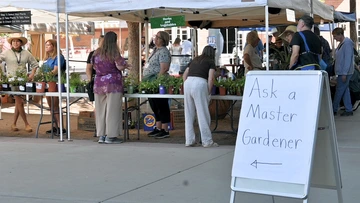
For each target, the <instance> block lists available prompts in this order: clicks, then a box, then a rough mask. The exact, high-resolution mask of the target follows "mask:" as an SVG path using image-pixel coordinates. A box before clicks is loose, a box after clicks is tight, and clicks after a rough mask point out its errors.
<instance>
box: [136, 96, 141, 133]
mask: <svg viewBox="0 0 360 203" xmlns="http://www.w3.org/2000/svg"><path fill="white" fill-rule="evenodd" d="M137 100H138V101H137V104H136V105H137V107H136V113H137V131H138V136H137V137H138V140H140V98H138V99H137Z"/></svg>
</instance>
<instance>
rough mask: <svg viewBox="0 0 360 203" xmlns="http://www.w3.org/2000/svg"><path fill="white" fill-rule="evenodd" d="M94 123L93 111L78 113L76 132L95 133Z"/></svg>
mask: <svg viewBox="0 0 360 203" xmlns="http://www.w3.org/2000/svg"><path fill="white" fill-rule="evenodd" d="M95 129H96V122H95V114H94V112H93V111H79V116H78V130H85V131H95Z"/></svg>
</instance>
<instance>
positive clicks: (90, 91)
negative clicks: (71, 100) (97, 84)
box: [86, 79, 95, 101]
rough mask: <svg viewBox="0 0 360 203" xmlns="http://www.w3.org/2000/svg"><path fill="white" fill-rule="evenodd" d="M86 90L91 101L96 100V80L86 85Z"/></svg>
mask: <svg viewBox="0 0 360 203" xmlns="http://www.w3.org/2000/svg"><path fill="white" fill-rule="evenodd" d="M86 90H87V93H88V96H89V100H90V101H94V100H95V95H94V79H92V80H91V81H90V82H89V83H88V84H86Z"/></svg>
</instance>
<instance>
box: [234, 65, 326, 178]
mask: <svg viewBox="0 0 360 203" xmlns="http://www.w3.org/2000/svg"><path fill="white" fill-rule="evenodd" d="M321 82H322V74H321V72H318V71H271V72H269V71H267V72H264V71H251V72H249V74H247V76H246V84H245V88H244V95H243V103H242V107H241V113H240V120H239V129H238V133H237V140H236V148H235V155H234V161H233V168H232V176H233V177H240V178H246V179H257V180H265V181H274V182H283V183H293V184H304V185H307V184H308V181H309V177H310V176H309V175H310V168H311V160H312V153H313V145H314V138H315V135H316V130H317V129H316V128H317V119H318V117H317V115H318V106H319V101H320V99H319V95H320V91H321V85H322V84H321Z"/></svg>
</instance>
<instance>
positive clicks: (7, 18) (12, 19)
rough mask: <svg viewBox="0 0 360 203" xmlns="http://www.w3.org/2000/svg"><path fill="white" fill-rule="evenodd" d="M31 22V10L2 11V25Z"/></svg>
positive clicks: (0, 15) (0, 17) (0, 16)
mask: <svg viewBox="0 0 360 203" xmlns="http://www.w3.org/2000/svg"><path fill="white" fill-rule="evenodd" d="M28 24H31V11H10V12H0V25H28Z"/></svg>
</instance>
